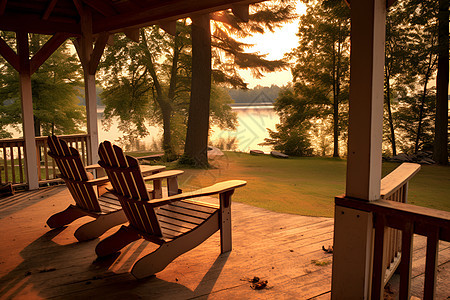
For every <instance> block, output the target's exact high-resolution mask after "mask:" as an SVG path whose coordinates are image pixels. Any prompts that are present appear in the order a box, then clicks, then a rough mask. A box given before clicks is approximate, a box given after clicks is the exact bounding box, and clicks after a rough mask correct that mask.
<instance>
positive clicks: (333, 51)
mask: <svg viewBox="0 0 450 300" xmlns="http://www.w3.org/2000/svg"><path fill="white" fill-rule="evenodd" d="M297 35H298V37H299V45H298V47H297V48H295V49H294V50H293V51H292V52H291V53H290V54H289V55H288V57H289V58H290V59H292V60H294V65H293V67H292V74H293V82H294V91H295V94H296V97H297V98H299V99H308V101H309V102H310V106H311V105H314V106H315V111H316V112H317V115H315V116H314V117H315V118H320V119H322V120H328V119H329V117H330V116H331V117H332V119H331V122H332V130H333V141H334V142H333V156H339V139H340V138H341V137H342V132H343V131H344V129H345V128H346V122H345V121H346V119H347V117H346V113H347V110H346V107H347V105H346V103H347V100H348V85H349V55H350V41H349V38H350V12H349V9H348V7H347V6H346V5H345V4H344V3H343V2H342V1H319V2H314V3H308V4H307V11H306V14H305V15H303V16H301V17H300V25H299V31H298V34H297ZM292 113H294V114H295V111H293V112H292ZM299 114H300V115H302V114H303V113H302V112H299ZM281 122H282V124H283V122H285V120H283V119H281ZM328 122H329V121H327V122H323V126H324V129H326V128H325V127H327V123H328ZM283 125H284V124H283Z"/></svg>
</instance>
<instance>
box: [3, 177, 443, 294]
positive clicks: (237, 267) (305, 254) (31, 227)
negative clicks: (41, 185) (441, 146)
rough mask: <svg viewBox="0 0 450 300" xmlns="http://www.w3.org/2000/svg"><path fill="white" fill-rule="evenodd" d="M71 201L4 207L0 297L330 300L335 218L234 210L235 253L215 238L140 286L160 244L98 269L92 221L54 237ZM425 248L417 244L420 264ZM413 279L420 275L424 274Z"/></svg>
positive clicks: (52, 191) (53, 198)
mask: <svg viewBox="0 0 450 300" xmlns="http://www.w3.org/2000/svg"><path fill="white" fill-rule="evenodd" d="M71 201H72V198H71V196H70V194H69V192H68V190H67V188H66V187H65V186H64V185H63V186H55V187H51V188H47V189H44V190H40V191H35V192H24V193H19V194H16V195H15V196H11V197H8V198H2V199H0V236H1V237H2V243H1V244H0V298H2V299H9V298H27V299H30V298H46V299H48V298H64V299H73V298H83V297H85V298H91V297H93V296H97V297H98V296H102V298H111V299H119V298H125V299H140V298H148V299H192V298H202V299H203V298H211V299H223V298H228V299H261V298H262V299H312V298H314V299H322V298H324V299H329V298H330V289H331V265H332V255H331V254H327V253H325V252H324V251H323V250H322V246H325V247H328V245H331V244H332V239H333V219H330V218H318V217H305V216H298V215H290V214H280V213H274V212H270V211H267V210H264V209H260V208H256V207H252V206H249V205H245V204H241V203H237V202H234V203H233V205H232V207H233V212H232V213H233V218H232V222H233V251H232V252H230V253H228V254H225V255H219V254H220V241H219V234H218V233H216V234H214V235H213V236H212V237H211V238H209V239H208V240H207V241H206V242H204V243H203V244H202V245H200V246H199V247H197V248H195V249H194V250H192V251H190V252H188V253H186V254H184V255H182V256H180V257H179V258H177V259H176V260H175V261H174V262H172V263H171V264H170V265H169V266H168V267H167V268H166V269H165V270H163V271H162V272H160V273H158V274H157V275H156V276H154V277H150V278H148V279H144V280H135V279H134V277H133V276H132V275H130V274H129V273H128V272H129V269H130V268H131V266H132V264H133V262H135V261H136V259H137V258H138V257H142V256H143V255H145V254H147V253H149V252H150V251H151V250H152V249H153V246H152V244H149V243H148V242H146V241H138V242H135V243H133V244H131V245H130V246H129V247H127V248H124V249H123V250H122V252H121V253H120V254H119V255H117V256H116V257H112V258H109V259H105V260H101V261H98V260H96V258H97V257H96V255H95V252H94V248H95V246H96V244H97V243H98V241H99V240H98V239H96V240H91V241H88V242H83V243H77V242H76V239H75V237H74V236H73V233H74V231H75V229H76V228H77V226H76V225H79V224H82V223H83V222H85V221H86V219H80V220H78V221H76V222H74V224H73V225H71V226H68V227H66V228H63V229H58V230H51V231H49V229H48V227H46V225H45V222H46V220H47V218H48V217H49V216H50V215H51V214H53V213H55V212H58V211H60V210H62V209H64V208H66V207H67V205H68V204H69V203H70V202H71ZM115 230H117V228H114V229H112V230H111V231H109V232H107V233H106V234H105V235H104V236H103V237H105V236H106V235H108V234H110V233H112V232H114V231H115ZM424 245H425V241H420V239H419V238H418V239H416V244H415V254H414V257H415V259H416V258H417V260H418V261H419V262H420V261H421V259H422V258H423V257H424V256H425V249H423V248H424V247H425V246H424ZM449 257H450V245H449V244H448V243H446V244H442V245H441V247H440V255H439V263H440V265H441V267H440V268H441V269H442V270H443V271H445V272H443V273H445V274H447V275H448V269H449V268H448V265H449ZM414 273H416V277H417V278H419V277H420V276H421V275H420V274H421V273H423V272H422V271H421V266H420V265H419V266H418V267H416V268H415V269H413V276H414ZM442 275H444V274H442ZM254 276H257V277H259V278H261V279H262V280H268V288H267V289H263V290H253V289H252V288H251V287H250V283H249V282H248V279H250V278H253V277H254ZM446 278H448V277H444V279H445V281H447V279H446ZM447 284H448V283H447ZM438 295H439V294H438ZM438 299H439V298H438Z"/></svg>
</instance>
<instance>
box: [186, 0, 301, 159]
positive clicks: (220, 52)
mask: <svg viewBox="0 0 450 300" xmlns="http://www.w3.org/2000/svg"><path fill="white" fill-rule="evenodd" d="M291 3H292V1H287V0H281V1H274V2H271V3H263V4H255V5H254V6H253V7H252V9H253V10H254V12H253V13H252V14H250V15H249V16H246V15H245V13H243V14H241V15H240V16H239V18H238V17H236V16H235V15H234V14H233V13H232V12H231V11H230V10H227V11H222V12H219V13H215V14H212V15H211V17H212V19H213V20H214V22H213V25H214V30H213V34H212V36H211V35H206V34H201V31H200V29H199V28H200V27H197V25H196V24H195V23H196V22H197V23H199V24H200V22H203V21H200V19H201V18H203V17H199V18H198V20H197V21H196V22H194V20H193V23H192V37H193V40H192V43H193V45H192V47H193V51H195V50H194V49H195V48H197V49H198V50H199V51H205V52H204V54H205V55H206V56H205V57H203V58H204V59H202V60H201V59H200V58H199V60H198V61H195V62H194V58H193V69H194V68H196V70H204V72H207V73H205V74H209V73H210V72H212V76H213V79H214V81H215V82H218V83H222V84H225V85H228V86H232V87H240V88H246V87H247V84H246V83H245V82H244V80H243V79H242V78H241V77H240V76H239V74H238V72H237V69H250V70H252V73H253V75H254V76H255V77H261V76H263V73H264V72H272V71H276V70H280V69H282V68H284V67H285V66H286V63H285V62H283V61H281V60H276V61H270V60H266V59H265V55H261V54H259V53H248V52H246V51H245V50H246V49H245V48H246V47H248V46H250V45H248V44H245V43H242V42H239V41H238V40H236V39H235V38H234V37H233V35H235V36H239V37H245V36H249V35H253V34H254V33H263V32H264V31H266V30H274V28H278V27H279V26H281V24H283V23H285V22H288V21H290V20H291V19H292V18H294V17H295V14H294V13H293V11H294V7H293V6H292V5H291ZM193 19H194V18H193ZM206 23H207V24H206ZM202 24H203V23H202ZM209 26H210V23H209V19H208V22H206V21H204V24H203V25H202V27H203V28H204V29H203V32H202V33H204V31H208V32H209V31H210V29H209ZM206 27H207V28H206ZM197 29H198V30H199V31H198V32H196V33H195V34H199V35H198V36H197V38H198V39H197V40H196V42H194V36H195V35H194V32H195V31H196V30H197ZM207 44H210V45H211V46H212V47H213V48H214V51H212V53H211V55H210V54H209V52H210V51H211V49H210V50H209V51H207V50H206V47H205V45H207ZM211 46H210V47H211ZM200 49H202V50H200ZM208 57H209V58H212V59H213V61H212V63H211V61H209V62H208V61H207V58H208ZM200 61H202V62H200ZM197 63H198V64H203V66H200V65H196V64H197ZM194 66H195V67H194ZM207 68H209V69H210V70H211V68H213V69H212V71H210V72H208V71H207ZM203 75H204V74H202V75H200V76H202V77H203ZM196 76H197V75H194V74H193V78H192V79H193V82H192V90H191V93H193V94H194V95H193V96H192V95H191V101H194V103H192V102H191V106H190V109H189V120H188V129H187V130H188V132H187V135H186V146H185V152H184V157H183V162H185V163H191V164H194V165H197V166H200V167H203V166H207V165H208V158H207V142H208V130H207V128H209V123H208V122H209V121H208V120H209V108H208V107H209V104H208V103H206V101H207V99H209V98H208V97H207V95H208V94H209V89H210V86H208V83H207V82H208V80H207V79H206V78H203V79H200V78H196ZM197 80H199V81H198V82H197ZM194 81H195V82H194ZM199 82H203V83H204V84H199ZM194 84H195V86H196V88H199V89H201V90H194ZM199 95H203V99H198V97H199ZM200 124H201V125H200Z"/></svg>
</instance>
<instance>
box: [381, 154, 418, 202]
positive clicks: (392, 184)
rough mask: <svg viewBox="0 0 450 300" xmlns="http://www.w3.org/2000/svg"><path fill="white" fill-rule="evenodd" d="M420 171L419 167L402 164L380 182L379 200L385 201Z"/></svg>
mask: <svg viewBox="0 0 450 300" xmlns="http://www.w3.org/2000/svg"><path fill="white" fill-rule="evenodd" d="M419 170H420V165H419V164H415V163H403V164H401V165H400V166H398V167H397V168H396V169H395V170H394V171H392V172H391V173H389V174H388V175H386V176H385V177H383V179H382V180H381V188H380V195H381V199H386V198H388V197H389V196H390V195H392V194H393V193H395V192H396V191H397V190H398V189H399V188H400V187H402V186H403V185H404V184H405V183H406V182H408V181H409V180H410V179H411V178H412V177H413V176H414V175H415V174H416V173H417V172H419Z"/></svg>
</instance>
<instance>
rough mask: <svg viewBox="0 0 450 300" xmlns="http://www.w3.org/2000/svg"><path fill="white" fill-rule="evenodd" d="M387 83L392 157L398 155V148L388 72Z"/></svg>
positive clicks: (387, 73)
mask: <svg viewBox="0 0 450 300" xmlns="http://www.w3.org/2000/svg"><path fill="white" fill-rule="evenodd" d="M385 74H386V75H385V76H386V77H385V81H386V106H387V111H388V121H389V129H390V131H391V146H392V155H393V156H396V155H397V147H396V146H395V131H394V120H393V119H392V109H391V84H390V82H389V72H388V70H386V72H385Z"/></svg>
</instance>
